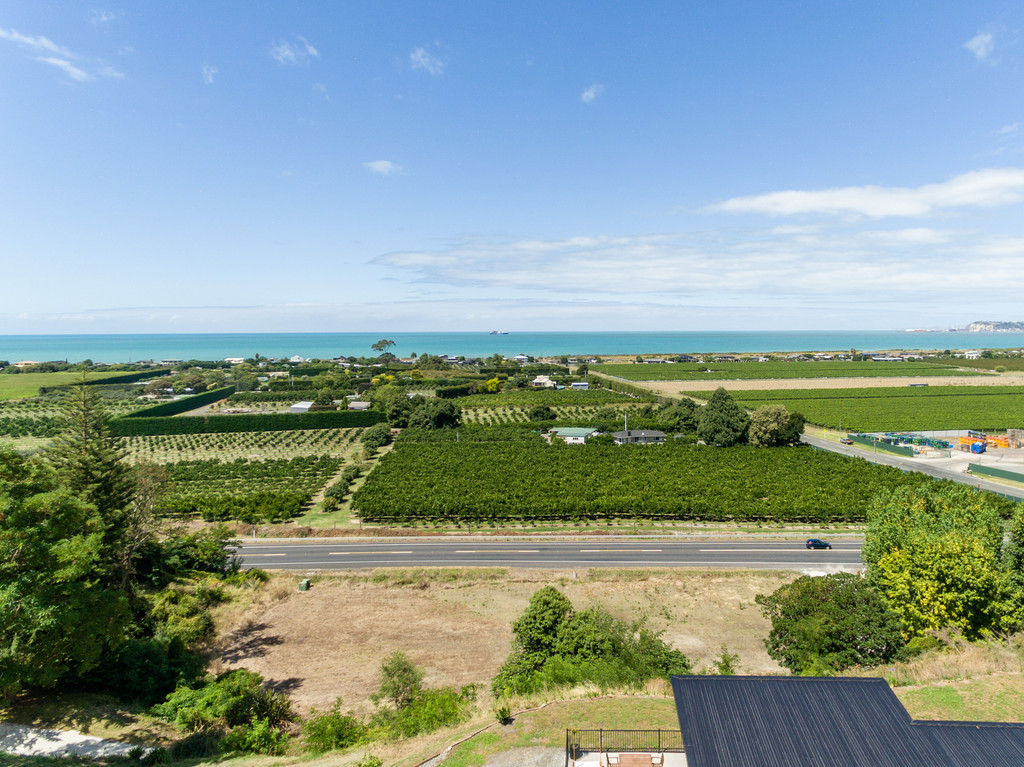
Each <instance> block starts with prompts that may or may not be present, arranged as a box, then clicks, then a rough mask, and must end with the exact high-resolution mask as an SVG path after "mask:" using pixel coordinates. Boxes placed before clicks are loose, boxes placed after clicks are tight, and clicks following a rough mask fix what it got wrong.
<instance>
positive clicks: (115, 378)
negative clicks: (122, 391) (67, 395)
mask: <svg viewBox="0 0 1024 767" xmlns="http://www.w3.org/2000/svg"><path fill="white" fill-rule="evenodd" d="M170 374H171V369H170V368H152V369H150V370H130V371H128V372H127V373H111V374H110V375H105V376H100V377H99V378H87V379H86V380H85V381H84V383H85V385H86V386H104V385H108V384H119V383H135V382H136V381H145V380H146V379H148V378H159V377H160V376H166V375H170ZM81 383H83V382H82V381H78V382H76V383H73V384H64V385H62V386H40V387H39V396H42V395H44V394H47V393H48V392H53V391H64V390H66V389H68V388H70V387H71V386H78V385H80V384H81Z"/></svg>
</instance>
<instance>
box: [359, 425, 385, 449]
mask: <svg viewBox="0 0 1024 767" xmlns="http://www.w3.org/2000/svg"><path fill="white" fill-rule="evenodd" d="M360 442H362V443H363V447H365V448H366V449H367V450H369V451H371V452H372V451H374V450H379V449H380V448H382V447H384V446H385V445H387V444H389V443H390V442H391V427H390V426H388V425H387V424H386V423H378V424H375V425H373V426H371V427H370V428H369V429H367V430H366V431H364V432H363V436H362V438H361V439H360Z"/></svg>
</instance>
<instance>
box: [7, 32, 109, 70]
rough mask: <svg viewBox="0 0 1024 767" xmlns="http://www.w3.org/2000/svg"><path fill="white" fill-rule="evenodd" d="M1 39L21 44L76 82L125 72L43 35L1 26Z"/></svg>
mask: <svg viewBox="0 0 1024 767" xmlns="http://www.w3.org/2000/svg"><path fill="white" fill-rule="evenodd" d="M0 40H8V41H9V42H12V43H16V44H18V45H20V46H21V47H22V48H25V49H26V50H27V51H28V52H29V53H30V54H31V55H33V56H34V57H35V59H36V61H41V62H42V63H44V64H49V65H50V66H52V67H56V68H57V69H59V70H60V71H62V72H63V73H64V74H66V75H67V76H68V77H70V78H71V79H72V80H74V81H75V82H80V83H81V82H87V81H89V80H95V79H96V76H97V75H98V76H100V77H113V78H123V77H124V74H122V73H121V72H119V71H118V70H117V69H115V68H114V67H112V66H110V65H109V64H106V63H104V62H103V61H100V60H96V59H92V60H89V59H87V58H86V57H83V56H79V55H78V54H76V53H74V52H73V51H70V50H68V49H67V48H65V47H64V46H62V45H57V43H55V42H53V41H52V40H51V39H50V38H48V37H43V36H42V35H23V34H21V33H20V32H18V31H17V30H14V29H3V28H0ZM72 62H75V63H72ZM89 70H92V71H89Z"/></svg>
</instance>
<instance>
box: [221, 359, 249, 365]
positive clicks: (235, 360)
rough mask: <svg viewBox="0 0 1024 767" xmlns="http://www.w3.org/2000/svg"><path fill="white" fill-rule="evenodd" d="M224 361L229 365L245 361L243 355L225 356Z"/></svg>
mask: <svg viewBox="0 0 1024 767" xmlns="http://www.w3.org/2000/svg"><path fill="white" fill-rule="evenodd" d="M224 361H225V362H226V363H228V364H229V365H241V364H243V363H244V362H245V357H225V358H224Z"/></svg>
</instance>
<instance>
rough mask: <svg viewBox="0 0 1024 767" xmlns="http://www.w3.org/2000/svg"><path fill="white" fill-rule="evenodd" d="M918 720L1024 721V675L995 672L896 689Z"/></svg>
mask: <svg viewBox="0 0 1024 767" xmlns="http://www.w3.org/2000/svg"><path fill="white" fill-rule="evenodd" d="M895 692H896V695H897V696H898V697H899V699H900V700H901V701H902V702H903V705H904V706H905V707H906V709H907V711H908V712H909V713H910V715H911V716H912V717H914V718H915V719H932V720H940V721H941V720H952V721H968V722H1024V676H1022V675H1021V674H1005V675H1003V674H998V675H997V674H993V675H991V676H982V677H975V678H974V679H965V680H960V681H953V682H946V683H940V684H934V685H929V686H927V687H906V688H902V689H901V688H896V691H895Z"/></svg>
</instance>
